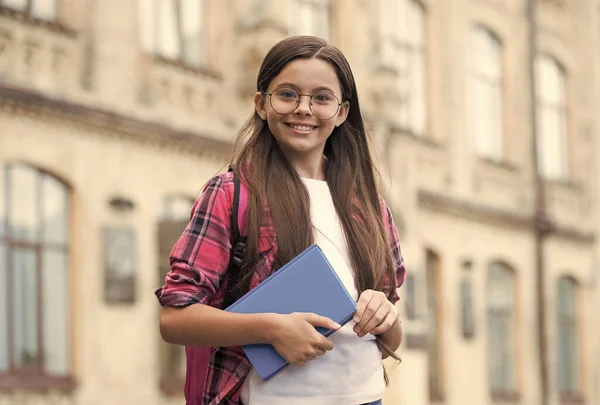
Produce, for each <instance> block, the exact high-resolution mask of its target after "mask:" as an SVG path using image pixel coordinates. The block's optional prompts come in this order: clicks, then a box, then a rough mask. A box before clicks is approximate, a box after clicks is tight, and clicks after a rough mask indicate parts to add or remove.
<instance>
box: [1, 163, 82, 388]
mask: <svg viewBox="0 0 600 405" xmlns="http://www.w3.org/2000/svg"><path fill="white" fill-rule="evenodd" d="M11 166H21V167H25V168H27V169H28V170H31V171H33V172H35V176H36V179H35V183H36V184H35V187H36V198H37V199H36V202H35V210H36V213H37V214H36V215H38V216H39V220H40V224H39V229H38V230H37V231H38V232H39V234H40V237H39V238H38V240H36V241H23V240H19V239H18V238H15V237H14V236H13V235H11V230H10V222H9V218H10V215H11V213H10V204H9V202H10V199H11V194H12V193H11V192H12V187H11V185H10V181H9V168H10V167H11ZM0 175H1V176H3V178H4V182H3V183H0V185H2V186H3V187H4V190H3V191H5V193H4V194H5V195H4V218H3V219H4V220H5V221H6V228H5V233H4V234H0V242H1V243H3V244H4V245H5V247H6V249H5V252H6V257H5V259H6V272H7V279H8V285H9V286H10V285H12V282H13V274H14V269H12V268H11V267H12V260H10V258H11V256H12V255H11V250H12V249H15V248H25V249H31V250H33V251H34V253H35V263H36V268H35V274H36V286H35V288H36V297H37V299H36V332H37V333H36V346H37V350H38V355H40V360H39V361H38V362H37V364H35V365H32V366H30V367H26V368H21V369H15V360H14V357H15V353H14V351H15V348H14V323H15V322H14V320H13V317H14V303H13V301H14V293H13V288H9V289H8V294H7V297H6V299H7V312H8V318H7V323H8V330H7V333H8V341H7V345H8V370H7V371H0V389H25V390H46V389H49V388H56V389H62V390H66V391H70V390H72V389H74V388H75V387H76V381H75V378H74V374H73V373H74V364H73V350H72V345H67V347H66V348H65V353H66V354H67V359H66V360H67V364H68V366H69V371H68V373H67V374H65V375H61V376H54V375H50V374H48V373H47V372H46V370H45V367H44V366H45V364H44V363H45V362H44V355H43V353H44V329H43V327H44V313H43V309H42V305H43V296H44V295H43V294H44V291H43V289H44V286H43V284H42V281H41V280H42V273H43V262H42V257H43V252H44V249H45V248H47V247H51V248H52V249H54V250H56V249H64V253H65V258H66V261H65V265H66V268H65V281H66V284H67V285H66V286H65V289H66V291H67V295H68V296H67V298H66V300H67V304H66V308H65V310H66V312H67V314H66V316H67V320H66V324H65V333H66V335H67V336H72V328H73V322H74V321H73V317H72V300H73V294H72V290H71V287H72V286H71V283H70V279H71V277H72V266H71V256H72V240H73V238H72V226H73V218H72V207H73V201H72V198H73V197H72V188H71V187H70V185H69V184H68V183H67V182H66V181H64V180H63V179H61V178H60V177H58V176H56V175H54V174H52V173H50V172H48V171H46V170H43V169H41V168H39V167H36V166H33V165H30V164H27V163H21V162H6V163H4V164H3V165H2V166H0ZM44 177H49V178H52V179H53V180H54V181H56V182H57V183H59V184H60V185H61V186H62V187H63V188H64V191H65V194H66V199H65V204H66V207H65V215H66V224H65V226H66V231H67V235H66V240H65V242H64V243H59V242H47V241H44V240H43V239H42V237H41V235H43V229H44V228H43V220H42V218H43V209H44V208H43V202H42V200H41V199H42V197H41V190H42V187H43V181H44Z"/></svg>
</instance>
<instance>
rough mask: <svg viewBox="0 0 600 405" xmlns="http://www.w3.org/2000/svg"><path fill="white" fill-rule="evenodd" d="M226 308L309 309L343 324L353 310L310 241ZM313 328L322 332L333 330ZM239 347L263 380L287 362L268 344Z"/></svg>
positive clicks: (252, 311)
mask: <svg viewBox="0 0 600 405" xmlns="http://www.w3.org/2000/svg"><path fill="white" fill-rule="evenodd" d="M226 311H229V312H235V313H241V314H255V313H267V312H268V313H279V314H291V313H293V312H313V313H315V314H318V315H322V316H326V317H328V318H330V319H332V320H333V321H335V322H337V323H339V324H340V325H342V326H343V325H345V324H346V323H348V321H350V319H352V316H353V315H354V313H355V312H356V303H355V302H354V300H353V299H352V297H351V296H350V294H349V293H348V290H346V288H345V287H344V284H342V281H341V280H340V279H339V277H338V275H337V274H336V272H335V270H334V269H333V268H332V267H331V264H330V263H329V261H328V260H327V258H326V257H325V255H324V254H323V251H322V250H321V248H320V247H319V246H318V245H312V246H310V247H309V248H308V249H306V250H305V251H303V252H302V253H300V254H299V255H298V256H296V257H295V258H294V259H292V260H291V261H290V262H289V263H288V264H286V265H285V266H283V267H282V268H281V269H279V270H278V271H277V272H275V273H273V274H272V275H271V276H270V277H268V278H267V279H266V280H264V281H263V282H262V283H260V284H259V285H258V286H257V287H256V288H254V289H253V290H251V291H250V292H248V293H247V294H246V295H244V296H243V297H242V298H240V299H239V300H238V301H236V302H235V303H233V304H232V305H231V306H229V307H228V308H227V309H226ZM316 329H317V331H318V332H319V333H321V334H322V335H324V336H329V335H331V334H332V333H334V332H335V331H333V330H328V329H325V328H321V327H318V328H316ZM242 349H243V350H244V352H245V353H246V356H247V357H248V359H249V360H250V363H252V366H253V367H254V369H255V370H256V372H257V374H258V376H259V377H260V378H261V379H262V380H263V381H266V380H268V379H269V378H271V377H272V376H273V375H275V373H277V372H278V371H280V370H281V369H283V368H284V367H285V366H287V365H288V364H289V363H288V362H287V361H285V360H284V359H283V357H281V356H280V355H279V353H277V351H276V350H275V348H274V347H273V346H271V345H269V344H256V345H246V346H242Z"/></svg>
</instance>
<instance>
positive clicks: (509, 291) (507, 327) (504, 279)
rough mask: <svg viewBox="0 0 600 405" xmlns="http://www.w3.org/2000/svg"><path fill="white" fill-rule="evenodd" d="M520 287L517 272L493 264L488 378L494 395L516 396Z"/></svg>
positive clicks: (490, 270) (489, 275)
mask: <svg viewBox="0 0 600 405" xmlns="http://www.w3.org/2000/svg"><path fill="white" fill-rule="evenodd" d="M516 298H517V297H516V285H515V276H514V273H513V271H512V270H511V269H510V268H509V267H508V266H506V265H505V264H502V263H498V262H496V263H492V264H491V265H490V266H489V268H488V272H487V285H486V300H487V348H488V379H489V384H490V390H491V393H492V395H493V396H495V395H509V394H515V393H516V389H517V387H516V376H515V372H516V367H515V359H516V330H515V329H516V312H515V307H516V304H515V300H516Z"/></svg>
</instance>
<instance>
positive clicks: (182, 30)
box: [138, 0, 205, 67]
mask: <svg viewBox="0 0 600 405" xmlns="http://www.w3.org/2000/svg"><path fill="white" fill-rule="evenodd" d="M138 1H139V6H140V29H141V43H142V48H143V49H144V51H145V52H148V53H150V54H153V55H156V56H159V57H162V58H164V59H167V60H171V61H176V62H180V63H182V64H185V65H188V66H192V67H202V65H203V63H204V48H205V43H204V29H205V27H204V11H205V10H204V1H203V0H138Z"/></svg>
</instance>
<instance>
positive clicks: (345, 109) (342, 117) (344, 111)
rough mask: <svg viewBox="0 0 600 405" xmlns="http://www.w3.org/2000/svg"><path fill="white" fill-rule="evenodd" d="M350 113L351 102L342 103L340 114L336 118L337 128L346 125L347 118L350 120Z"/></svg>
mask: <svg viewBox="0 0 600 405" xmlns="http://www.w3.org/2000/svg"><path fill="white" fill-rule="evenodd" d="M349 112H350V102H349V101H344V102H343V103H342V105H341V106H340V111H338V114H337V116H336V118H335V126H336V127H339V126H340V125H342V124H343V123H344V121H346V118H348V113H349Z"/></svg>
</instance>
